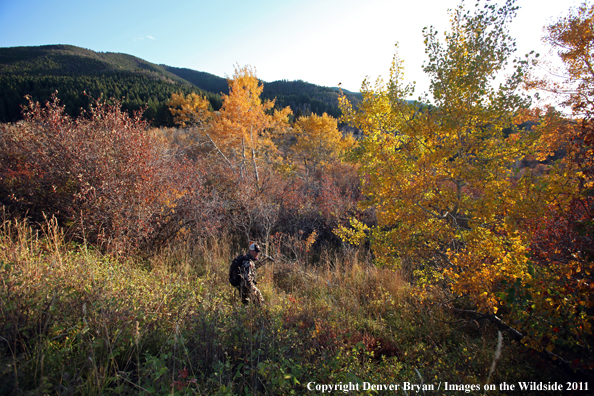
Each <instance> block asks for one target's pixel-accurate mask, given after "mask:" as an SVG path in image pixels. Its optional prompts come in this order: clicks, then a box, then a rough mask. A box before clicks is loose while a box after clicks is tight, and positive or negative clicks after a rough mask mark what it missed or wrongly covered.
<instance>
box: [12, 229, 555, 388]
mask: <svg viewBox="0 0 594 396" xmlns="http://www.w3.org/2000/svg"><path fill="white" fill-rule="evenodd" d="M288 250H290V249H288ZM238 253H239V252H238V251H234V248H232V244H231V243H230V242H229V241H228V240H227V239H226V238H224V237H222V238H219V239H217V240H212V241H209V242H208V243H204V244H202V245H195V244H190V243H184V242H181V241H178V242H176V243H174V244H172V245H170V246H168V247H167V248H165V249H163V250H162V251H160V252H159V253H157V254H155V255H154V256H152V257H150V258H128V259H125V258H122V257H120V258H117V259H116V258H113V257H109V256H104V255H102V254H101V253H99V252H98V251H96V250H94V249H93V248H92V247H90V246H87V245H85V244H73V243H68V242H67V241H65V240H64V238H63V233H62V232H61V230H60V229H59V228H58V227H57V226H56V224H55V222H53V221H48V223H47V224H46V225H45V226H44V227H43V229H42V230H40V231H33V229H32V228H30V227H29V226H28V225H27V224H26V223H24V222H18V221H15V220H12V221H4V222H3V225H2V228H1V234H0V262H1V269H0V280H1V283H0V334H2V336H1V337H2V338H1V339H0V342H1V345H2V347H1V351H2V355H1V357H0V363H1V364H2V366H1V367H2V369H1V370H2V371H0V383H2V384H4V385H2V386H0V394H11V393H13V392H14V391H15V390H16V389H18V390H21V391H26V392H34V393H35V392H36V393H38V394H63V393H69V394H84V395H93V394H118V393H119V394H138V393H146V394H151V393H155V394H208V395H210V394H290V393H296V394H302V393H306V392H307V389H306V387H307V384H308V383H309V382H316V383H324V384H333V383H334V384H337V383H340V382H342V383H348V382H353V383H361V384H362V383H363V382H369V383H401V382H403V381H409V382H413V383H421V382H424V383H428V384H429V383H435V384H437V383H439V382H440V381H449V382H454V383H477V384H483V383H485V382H486V380H487V378H488V375H489V369H490V367H491V364H492V361H493V356H494V352H495V349H496V342H497V332H496V330H494V329H493V328H491V327H489V326H487V324H486V323H478V322H469V321H462V320H460V318H455V317H453V316H452V315H451V314H450V313H449V312H447V311H445V310H443V309H440V308H438V307H432V306H430V305H428V304H427V303H426V302H422V301H419V300H418V299H417V298H416V297H415V294H414V289H413V288H412V287H411V286H409V284H408V283H407V282H405V281H404V280H403V279H404V277H403V276H402V275H401V274H399V273H398V272H393V271H389V270H387V269H382V268H377V267H375V266H373V265H371V264H370V262H371V258H370V257H368V256H367V255H366V253H365V252H363V251H349V252H333V253H330V252H329V251H325V252H323V253H322V255H321V258H320V261H319V263H317V264H316V265H311V264H309V265H306V264H304V263H305V261H303V260H298V259H297V258H295V257H292V258H291V257H288V256H287V257H284V256H282V255H280V254H278V255H277V257H276V262H274V263H268V264H266V265H265V266H263V267H262V268H261V269H260V270H259V283H258V287H259V288H260V289H261V291H262V293H263V295H264V297H265V299H266V304H265V305H264V306H263V307H261V308H259V307H254V306H248V307H244V306H243V305H241V303H240V302H239V299H238V298H237V296H236V295H235V293H234V289H233V288H232V287H231V286H230V285H229V284H228V280H227V278H228V265H229V262H230V260H231V258H232V257H233V256H234V255H235V254H238ZM535 362H537V360H536V359H531V358H530V357H527V356H526V355H525V354H524V352H522V350H521V349H520V348H519V347H517V346H515V345H514V344H512V343H511V341H509V340H504V347H503V352H502V357H501V359H500V360H499V362H498V364H497V369H496V370H495V373H494V374H493V375H492V378H491V383H497V382H498V381H499V382H500V381H507V382H511V381H514V379H520V378H524V379H525V378H530V379H536V378H545V377H546V375H547V374H546V370H542V369H541V368H540V367H536V366H535ZM490 394H491V393H490Z"/></svg>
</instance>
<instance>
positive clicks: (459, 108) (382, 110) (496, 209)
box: [339, 0, 539, 312]
mask: <svg viewBox="0 0 594 396" xmlns="http://www.w3.org/2000/svg"><path fill="white" fill-rule="evenodd" d="M515 11H516V7H515V6H514V1H513V0H508V1H507V2H506V3H505V4H503V5H501V6H498V5H497V4H491V3H486V4H484V5H481V3H480V2H479V4H477V6H476V8H475V9H474V10H470V11H469V10H465V9H464V7H463V5H460V6H459V7H458V8H456V9H454V10H453V11H451V13H450V14H451V15H450V16H451V18H450V20H451V29H450V30H449V31H448V32H447V33H446V34H445V40H444V41H443V42H442V41H440V39H439V37H438V33H437V31H435V30H434V29H433V28H429V29H425V30H424V32H423V33H424V37H425V47H426V53H427V54H428V57H429V59H428V61H427V62H426V63H425V65H424V71H425V72H426V73H427V74H428V75H429V76H430V77H431V85H430V95H426V96H425V97H424V98H423V99H422V102H420V101H411V100H410V99H411V96H412V93H413V91H414V87H412V86H410V85H404V84H403V71H404V68H403V62H402V61H401V60H400V59H399V58H398V57H395V58H394V62H393V65H392V68H391V70H390V77H389V80H388V81H387V83H386V84H384V83H383V82H382V81H381V80H378V81H377V83H376V84H375V85H373V84H371V83H370V82H368V81H364V83H363V86H362V89H361V92H362V94H363V100H362V102H361V103H360V104H359V106H358V108H357V109H356V110H354V109H353V108H352V106H351V105H350V103H348V101H347V100H346V99H344V98H342V99H341V108H342V110H343V114H344V117H343V120H344V121H346V122H349V123H351V124H353V125H355V126H357V127H359V128H361V129H362V130H363V131H364V133H365V134H366V137H365V138H364V139H363V140H362V141H361V142H360V144H359V147H358V148H357V149H356V150H354V153H353V157H354V159H355V160H356V161H357V162H358V163H359V164H360V168H359V169H360V171H361V172H362V176H363V177H362V189H363V193H364V195H365V196H366V199H365V200H364V201H363V203H362V205H363V206H364V207H373V208H374V209H375V210H376V213H377V218H378V226H377V227H375V228H374V229H372V230H371V240H372V245H374V247H373V249H374V250H375V252H376V257H377V261H378V263H380V264H384V265H398V264H399V263H400V262H401V260H402V259H403V258H408V259H410V260H411V261H412V262H413V263H414V264H415V268H416V269H417V270H416V272H415V276H416V278H417V280H418V281H419V283H421V284H435V283H436V282H439V284H442V285H444V284H445V285H447V288H446V290H449V291H450V292H452V293H454V294H456V295H468V296H469V297H470V298H471V299H472V301H474V302H475V303H476V304H477V305H478V306H479V307H481V308H482V309H484V310H487V311H489V312H496V311H497V310H498V308H499V306H500V297H499V294H498V293H499V292H500V291H501V285H502V282H509V281H514V280H515V279H516V278H519V279H524V278H526V277H529V274H528V267H529V265H528V262H527V258H526V240H527V235H526V234H525V233H523V232H522V229H521V227H520V224H521V222H522V219H523V218H524V217H525V216H531V215H532V213H534V212H535V211H536V210H537V209H538V207H539V203H538V202H536V201H537V199H538V195H531V192H532V186H533V181H532V179H531V177H530V175H529V174H527V175H525V176H523V177H519V175H516V174H515V173H514V168H513V167H512V164H513V163H514V162H515V161H516V159H518V158H521V157H522V156H523V155H525V153H526V152H527V150H528V149H529V147H531V144H532V140H533V137H532V136H531V134H530V133H529V132H528V131H524V130H519V129H518V128H516V127H515V126H514V125H515V123H514V119H515V117H516V115H517V113H518V111H519V110H520V109H522V108H524V107H526V106H527V105H528V101H527V99H526V98H525V97H524V96H523V95H521V93H520V92H519V88H520V85H521V82H522V78H523V75H524V73H525V70H526V69H527V68H528V66H529V64H528V60H513V59H512V54H513V52H514V51H515V41H514V40H513V39H512V38H511V37H510V36H509V33H508V25H509V23H510V21H511V20H512V18H513V17H514V16H515ZM510 62H512V63H511V64H510ZM508 66H511V67H512V70H511V73H510V74H507V75H505V77H504V78H503V80H501V82H500V79H499V78H500V77H501V76H502V75H503V74H505V72H506V68H508ZM339 232H342V233H343V234H344V235H349V232H348V230H342V231H339ZM350 234H353V232H351V233H350ZM359 234H360V233H359ZM442 290H443V289H442Z"/></svg>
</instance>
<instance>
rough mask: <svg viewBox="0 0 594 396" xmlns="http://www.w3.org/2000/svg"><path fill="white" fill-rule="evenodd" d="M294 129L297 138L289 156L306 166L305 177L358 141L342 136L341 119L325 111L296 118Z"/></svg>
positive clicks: (351, 137) (321, 167)
mask: <svg viewBox="0 0 594 396" xmlns="http://www.w3.org/2000/svg"><path fill="white" fill-rule="evenodd" d="M293 130H294V134H295V135H294V136H295V139H296V140H295V143H294V144H293V145H292V147H291V148H290V150H291V155H290V157H291V159H292V161H293V162H298V163H301V164H302V165H303V167H304V169H305V174H306V177H309V175H311V174H313V173H315V172H316V171H317V170H318V169H323V167H324V166H326V165H327V164H328V163H329V162H331V161H333V160H336V159H337V158H338V157H339V155H340V154H341V153H342V152H344V151H345V150H347V149H349V148H351V147H353V145H354V144H355V139H354V138H353V136H351V135H349V136H346V137H345V136H343V135H342V133H341V132H340V131H339V130H338V121H337V120H336V119H335V118H334V117H332V116H329V115H328V114H326V113H324V114H322V115H321V116H318V115H317V114H312V115H311V116H307V117H301V118H299V119H297V121H295V124H294V126H293Z"/></svg>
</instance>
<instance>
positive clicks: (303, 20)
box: [0, 0, 579, 93]
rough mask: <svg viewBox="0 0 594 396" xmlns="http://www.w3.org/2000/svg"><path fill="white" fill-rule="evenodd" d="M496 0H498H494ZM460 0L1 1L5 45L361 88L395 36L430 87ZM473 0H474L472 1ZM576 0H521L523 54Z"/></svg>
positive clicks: (0, 38) (382, 68) (411, 71)
mask: <svg viewBox="0 0 594 396" xmlns="http://www.w3.org/2000/svg"><path fill="white" fill-rule="evenodd" d="M492 1H497V0H492ZM458 4H459V1H458V0H424V1H418V0H417V1H415V0H299V1H297V0H287V1H283V0H254V1H249V0H243V1H237V0H209V1H203V0H194V1H184V0H178V1H175V0H174V1H163V0H160V1H155V0H143V1H136V0H101V1H86V0H44V1H39V0H0V47H15V46H29V45H45V44H72V45H76V46H80V47H84V48H88V49H91V50H94V51H106V52H123V53H127V54H130V55H134V56H137V57H140V58H142V59H145V60H147V61H149V62H153V63H162V64H166V65H170V66H176V67H187V68H190V69H194V70H199V71H205V72H209V73H212V74H215V75H218V76H221V77H225V76H230V75H232V74H233V70H234V65H235V64H238V65H240V66H243V65H248V64H249V65H251V66H254V67H255V68H256V70H257V74H258V77H259V78H261V79H262V80H264V81H275V80H279V79H288V80H297V79H300V80H304V81H308V82H311V83H314V84H318V85H324V86H337V85H338V83H342V86H343V87H344V88H345V89H348V90H351V91H358V90H359V88H360V86H361V82H362V81H363V79H364V78H365V77H366V76H369V77H370V78H371V79H372V80H375V79H376V78H377V77H378V76H380V75H382V76H387V74H388V70H389V67H390V64H391V60H392V56H393V54H394V52H395V47H394V45H395V43H396V42H398V43H399V53H400V57H401V58H402V59H404V61H405V68H406V72H405V78H406V79H407V80H409V81H417V84H418V88H417V93H421V92H422V91H423V90H425V89H426V88H427V86H428V81H427V80H426V78H425V77H424V75H423V73H422V71H421V66H422V64H423V62H424V61H425V54H424V46H423V37H422V28H423V27H424V26H429V25H434V26H436V27H437V28H438V30H439V31H440V32H443V31H444V30H445V29H446V28H447V27H448V23H449V22H448V14H447V10H448V8H453V7H455V6H457V5H458ZM466 4H467V5H468V6H472V5H474V1H472V0H470V1H468V0H467V1H466ZM578 4H579V2H578V1H577V0H569V1H557V0H556V1H552V0H518V1H517V5H518V6H520V10H519V11H518V17H517V18H516V20H515V21H514V22H513V24H512V27H511V31H512V35H513V36H514V37H515V38H516V39H517V44H518V49H519V51H518V54H520V53H521V54H523V53H527V52H529V51H530V50H532V49H534V50H536V51H538V52H543V51H544V48H543V47H542V45H541V43H540V37H541V36H542V27H543V26H544V25H545V24H546V23H547V22H550V21H552V20H554V19H556V18H558V17H559V16H561V15H564V14H566V13H567V11H568V9H569V7H570V6H572V5H574V6H575V5H578Z"/></svg>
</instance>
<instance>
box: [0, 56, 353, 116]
mask: <svg viewBox="0 0 594 396" xmlns="http://www.w3.org/2000/svg"><path fill="white" fill-rule="evenodd" d="M269 85H270V87H268V86H269ZM56 91H58V98H60V99H61V101H62V103H63V104H64V105H65V106H66V111H67V113H68V114H70V115H72V116H76V115H78V114H79V113H80V109H81V108H83V109H87V108H88V106H89V104H90V103H91V100H92V99H94V98H98V97H99V96H100V95H102V96H103V97H105V98H112V97H113V98H116V99H119V100H121V103H122V106H123V107H124V108H125V109H126V110H129V111H132V110H138V109H140V108H144V107H147V109H146V112H145V113H144V117H145V118H146V119H148V120H150V121H151V123H152V124H153V125H154V126H173V123H172V118H171V116H170V114H169V112H168V110H167V102H168V101H169V99H170V98H171V95H172V94H173V93H181V94H184V95H187V94H189V93H191V92H194V93H198V94H200V95H202V96H206V97H207V98H208V99H209V102H210V105H211V107H212V108H213V109H214V110H218V109H219V108H220V107H221V105H222V101H221V97H220V94H221V93H228V88H227V80H226V79H224V78H222V77H218V76H215V75H212V74H209V73H205V72H199V71H195V70H190V69H182V68H176V67H171V66H166V65H156V64H153V63H150V62H147V61H145V60H142V59H140V58H137V57H134V56H131V55H127V54H119V53H111V52H105V53H100V52H95V51H92V50H88V49H84V48H79V47H75V46H72V45H47V46H41V47H13V48H0V121H1V122H13V121H16V120H18V119H20V118H21V106H22V105H25V104H26V100H25V98H24V97H25V95H30V96H31V97H32V98H33V100H35V101H40V102H45V101H47V100H49V98H50V95H51V94H52V93H54V92H56ZM263 97H264V98H266V99H273V98H275V97H278V100H277V108H280V107H286V106H290V107H291V109H292V110H293V112H294V113H295V114H297V115H299V114H311V113H315V114H318V115H322V114H323V113H324V112H325V113H328V114H331V115H333V116H335V117H337V116H339V115H340V110H339V109H338V92H336V90H333V89H331V88H325V87H319V86H316V85H313V84H308V83H304V82H300V81H299V82H287V81H282V82H281V81H277V82H274V83H270V84H265V90H264V94H263ZM349 98H350V99H351V100H352V101H354V102H357V95H355V94H350V93H349Z"/></svg>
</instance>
